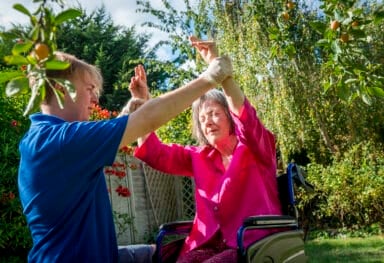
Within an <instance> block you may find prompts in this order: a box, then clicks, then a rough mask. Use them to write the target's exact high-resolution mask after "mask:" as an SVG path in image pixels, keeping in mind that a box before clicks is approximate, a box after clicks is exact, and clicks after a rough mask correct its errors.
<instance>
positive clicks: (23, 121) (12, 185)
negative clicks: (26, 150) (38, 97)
mask: <svg viewBox="0 0 384 263" xmlns="http://www.w3.org/2000/svg"><path fill="white" fill-rule="evenodd" d="M2 94H3V92H2V93H1V95H0V112H1V114H0V120H1V121H0V138H1V142H2V144H1V147H0V153H1V154H0V155H1V157H2V158H1V163H0V170H1V171H2V172H1V173H0V211H1V213H0V250H2V251H8V252H9V251H20V250H26V249H29V248H30V246H31V244H32V243H31V242H32V240H31V237H30V233H29V230H28V227H27V225H26V221H25V217H24V215H23V213H22V208H21V203H20V199H19V194H18V189H17V174H18V167H19V161H20V156H19V152H18V144H19V141H20V139H21V137H22V136H23V134H24V132H25V131H26V129H27V128H28V126H29V120H28V119H27V118H25V117H23V107H24V105H25V104H24V103H22V101H21V100H20V99H19V100H15V99H13V98H5V97H4V96H3V95H2Z"/></svg>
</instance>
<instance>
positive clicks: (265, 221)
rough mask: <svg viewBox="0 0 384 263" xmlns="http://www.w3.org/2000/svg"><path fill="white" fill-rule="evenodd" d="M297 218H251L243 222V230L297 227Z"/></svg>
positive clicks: (273, 216) (272, 216)
mask: <svg viewBox="0 0 384 263" xmlns="http://www.w3.org/2000/svg"><path fill="white" fill-rule="evenodd" d="M297 226H298V223H297V220H296V218H294V217H292V216H288V215H267V216H250V217H248V218H246V219H245V220H244V221H243V228H280V227H297Z"/></svg>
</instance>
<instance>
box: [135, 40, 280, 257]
mask: <svg viewBox="0 0 384 263" xmlns="http://www.w3.org/2000/svg"><path fill="white" fill-rule="evenodd" d="M190 40H191V42H192V45H193V46H195V47H196V48H197V50H198V51H199V52H200V54H201V55H202V57H203V58H204V59H205V61H206V62H207V63H209V62H210V61H211V60H212V59H214V58H215V57H217V53H218V52H217V49H216V46H215V43H214V42H204V41H200V40H199V39H197V38H196V37H191V38H190ZM222 87H223V91H224V92H222V91H219V90H217V89H215V90H211V91H209V92H207V93H206V94H205V95H203V96H202V97H201V98H200V99H198V100H197V101H195V102H194V103H193V105H192V111H193V125H194V127H193V133H194V135H195V137H196V138H197V140H198V142H199V144H200V145H199V146H182V145H177V144H170V145H166V144H163V143H162V142H161V141H160V140H159V139H158V137H157V136H156V135H155V133H151V134H149V135H147V136H145V137H143V138H141V139H140V140H139V141H138V143H139V147H138V148H137V149H136V151H135V156H136V157H137V158H139V159H141V160H143V161H144V162H146V163H147V164H148V165H150V166H151V167H153V168H155V169H157V170H160V171H163V172H165V173H171V174H175V175H184V176H191V177H193V178H194V181H195V200H196V214H195V218H194V221H193V227H192V230H191V232H190V234H189V235H188V237H187V238H186V240H185V243H184V246H183V248H182V251H181V253H180V255H179V258H178V261H177V262H219V261H220V262H237V249H236V248H237V243H236V234H237V230H238V228H239V227H240V226H241V225H242V222H243V220H244V219H245V218H246V217H248V216H252V215H280V214H281V209H280V202H279V198H278V190H277V181H276V152H275V140H274V136H273V134H272V133H271V132H270V131H268V130H267V129H266V128H265V127H264V126H263V124H262V123H261V122H260V120H259V119H258V117H257V114H256V111H255V109H254V108H253V107H252V105H251V104H250V102H249V101H248V100H247V98H246V97H245V96H244V94H243V92H242V91H241V89H240V88H239V86H238V85H237V84H236V82H235V81H234V80H233V78H231V77H229V78H227V79H226V80H224V81H223V82H222ZM139 89H141V92H142V91H143V90H148V88H147V86H146V77H145V72H144V69H143V68H141V69H138V71H136V77H135V78H133V79H132V81H131V92H132V94H133V95H132V96H133V97H135V96H136V95H137V94H138V90H139ZM136 97H139V98H140V97H141V98H142V99H145V98H148V95H138V96H136ZM272 231H273V230H252V231H248V232H247V233H246V235H245V238H244V240H245V245H249V244H250V243H251V242H253V241H255V240H258V239H261V238H263V237H264V236H266V235H269V234H271V233H272ZM218 260H219V261H218Z"/></svg>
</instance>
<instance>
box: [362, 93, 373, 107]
mask: <svg viewBox="0 0 384 263" xmlns="http://www.w3.org/2000/svg"><path fill="white" fill-rule="evenodd" d="M361 99H362V100H363V102H364V103H365V104H367V105H372V98H371V96H369V95H368V94H366V93H364V94H362V95H361Z"/></svg>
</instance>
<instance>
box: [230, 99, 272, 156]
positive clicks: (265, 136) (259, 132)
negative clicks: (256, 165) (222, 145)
mask: <svg viewBox="0 0 384 263" xmlns="http://www.w3.org/2000/svg"><path fill="white" fill-rule="evenodd" d="M231 114H232V117H233V119H234V122H235V127H236V133H237V135H238V137H239V138H240V141H242V142H243V143H244V144H245V145H247V146H248V147H249V149H250V150H251V151H252V152H253V154H254V155H255V156H256V157H257V159H259V160H261V161H264V162H266V163H270V161H271V158H272V160H275V159H276V154H275V152H276V146H275V138H274V135H273V134H272V133H271V132H270V131H269V130H268V129H267V128H265V126H264V125H263V124H262V123H261V121H260V120H259V118H258V117H257V113H256V110H255V108H253V107H252V105H251V104H250V102H249V101H248V99H247V98H246V99H245V100H244V105H243V107H242V109H241V110H240V115H239V116H237V115H235V114H234V113H231Z"/></svg>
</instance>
